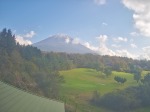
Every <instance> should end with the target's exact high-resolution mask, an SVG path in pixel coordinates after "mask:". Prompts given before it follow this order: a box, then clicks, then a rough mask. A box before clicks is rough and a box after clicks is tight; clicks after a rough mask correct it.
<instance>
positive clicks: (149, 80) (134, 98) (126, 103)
mask: <svg viewBox="0 0 150 112" xmlns="http://www.w3.org/2000/svg"><path fill="white" fill-rule="evenodd" d="M117 78H118V77H116V78H115V79H117ZM142 82H143V85H139V86H137V87H129V88H127V89H125V90H120V91H116V92H112V93H108V94H105V95H104V96H102V97H97V94H93V98H92V100H91V103H92V104H94V105H96V106H101V107H104V108H107V109H110V110H113V111H115V112H129V111H131V110H134V109H137V108H140V107H149V105H150V73H148V74H147V75H146V76H145V77H144V79H143V81H142ZM95 97H96V98H97V100H96V102H93V100H94V99H95Z"/></svg>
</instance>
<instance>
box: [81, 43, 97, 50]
mask: <svg viewBox="0 0 150 112" xmlns="http://www.w3.org/2000/svg"><path fill="white" fill-rule="evenodd" d="M83 45H84V46H85V47H87V48H89V49H91V50H93V51H98V47H95V46H93V45H91V44H90V43H89V42H85V43H84V44H83Z"/></svg>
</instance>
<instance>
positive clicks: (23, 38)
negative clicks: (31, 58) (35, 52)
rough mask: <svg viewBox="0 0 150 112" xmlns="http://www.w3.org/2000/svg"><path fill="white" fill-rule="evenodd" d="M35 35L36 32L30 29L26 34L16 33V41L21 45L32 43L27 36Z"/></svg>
mask: <svg viewBox="0 0 150 112" xmlns="http://www.w3.org/2000/svg"><path fill="white" fill-rule="evenodd" d="M35 35H36V33H35V32H34V31H30V32H29V33H27V34H25V35H16V42H18V43H19V44H20V45H31V44H32V42H31V41H30V40H29V39H27V38H32V37H33V36H35Z"/></svg>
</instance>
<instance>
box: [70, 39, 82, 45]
mask: <svg viewBox="0 0 150 112" xmlns="http://www.w3.org/2000/svg"><path fill="white" fill-rule="evenodd" d="M72 43H73V44H81V43H82V42H81V40H80V39H79V38H74V39H73V40H72Z"/></svg>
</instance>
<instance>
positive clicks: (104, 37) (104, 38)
mask: <svg viewBox="0 0 150 112" xmlns="http://www.w3.org/2000/svg"><path fill="white" fill-rule="evenodd" d="M97 39H99V41H100V46H99V49H98V52H99V53H100V54H101V55H110V56H114V55H115V52H113V51H112V50H111V49H109V48H108V47H107V46H106V41H107V39H108V36H107V35H100V36H99V37H97Z"/></svg>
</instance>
